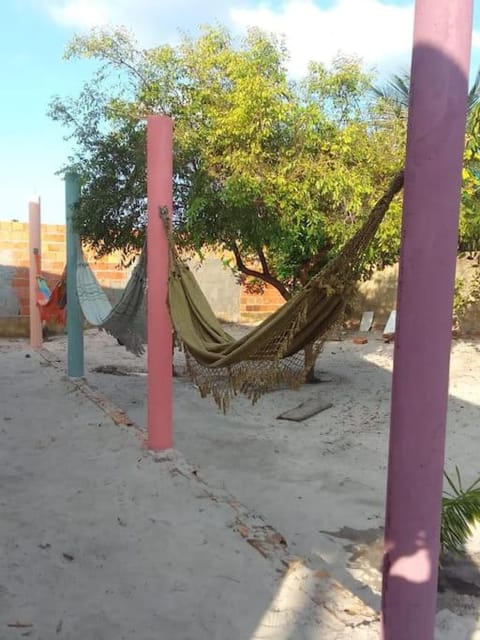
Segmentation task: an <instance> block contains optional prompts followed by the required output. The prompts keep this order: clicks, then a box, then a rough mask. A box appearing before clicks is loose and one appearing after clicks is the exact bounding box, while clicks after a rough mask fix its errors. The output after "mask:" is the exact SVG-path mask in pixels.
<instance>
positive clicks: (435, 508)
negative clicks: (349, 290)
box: [382, 0, 472, 640]
mask: <svg viewBox="0 0 480 640" xmlns="http://www.w3.org/2000/svg"><path fill="white" fill-rule="evenodd" d="M471 32H472V0H455V1H452V0H417V2H416V5H415V29H414V49H413V58H412V73H411V95H410V110H409V120H408V139H407V159H406V167H405V169H406V171H405V192H404V212H403V229H402V248H401V256H400V275H399V290H398V301H397V328H396V341H395V354H394V371H393V387H392V406H391V430H390V452H389V468H388V486H387V510H386V531H385V555H384V568H383V572H384V573H383V600H382V638H383V639H384V640H432V639H433V637H434V625H435V609H436V596H437V574H438V556H439V546H440V545H439V537H440V517H441V495H442V483H443V465H444V445H445V424H446V413H447V400H448V377H449V360H450V346H451V331H452V305H453V289H454V279H455V264H456V253H457V236H458V212H459V200H460V187H461V169H462V156H463V148H464V136H465V115H466V104H467V89H468V72H469V61H470V45H471Z"/></svg>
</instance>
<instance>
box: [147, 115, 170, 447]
mask: <svg viewBox="0 0 480 640" xmlns="http://www.w3.org/2000/svg"><path fill="white" fill-rule="evenodd" d="M172 158H173V125H172V120H171V118H169V117H167V116H150V117H149V118H148V119H147V196H148V227H147V280H148V289H147V335H148V353H147V359H148V384H147V393H148V399H147V429H148V439H147V445H148V448H149V449H153V450H157V451H158V450H161V449H169V448H170V447H171V446H172V325H171V321H170V314H169V311H168V306H167V284H168V243H167V237H166V233H165V227H164V224H163V221H162V218H161V216H160V211H161V209H163V208H166V209H167V211H168V214H169V216H170V217H171V215H172V175H173V159H172Z"/></svg>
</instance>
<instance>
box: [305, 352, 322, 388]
mask: <svg viewBox="0 0 480 640" xmlns="http://www.w3.org/2000/svg"><path fill="white" fill-rule="evenodd" d="M304 353H305V361H306V362H308V361H309V360H311V359H312V357H313V344H309V345H307V346H306V347H305V349H304ZM315 360H316V358H315ZM319 382H321V380H320V378H317V377H316V375H315V362H313V363H312V366H311V367H310V369H309V370H308V371H307V375H306V376H305V383H306V384H318V383H319Z"/></svg>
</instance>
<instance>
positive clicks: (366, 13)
mask: <svg viewBox="0 0 480 640" xmlns="http://www.w3.org/2000/svg"><path fill="white" fill-rule="evenodd" d="M30 2H33V3H35V4H37V5H40V6H42V7H43V8H44V9H46V10H47V11H48V13H49V14H50V16H51V17H52V19H53V20H54V21H55V22H56V23H57V24H60V25H62V26H65V27H69V28H72V29H75V30H79V29H80V30H83V29H89V28H91V27H93V26H104V25H118V26H120V25H121V26H125V27H127V28H128V29H129V30H131V31H132V32H133V33H134V34H135V36H136V38H137V39H138V40H139V42H140V43H141V44H142V45H143V46H152V45H154V44H159V43H162V42H166V41H168V42H175V41H177V40H178V37H179V33H180V31H181V30H184V31H189V32H191V33H193V34H195V33H196V31H197V29H198V26H199V25H200V24H206V23H210V24H211V23H214V22H218V23H220V24H226V25H227V26H230V27H231V28H232V29H233V30H234V31H236V32H243V31H244V30H245V29H246V28H247V27H249V26H258V27H260V28H262V29H264V30H265V31H269V32H275V33H278V34H282V35H284V36H285V39H286V44H287V47H288V50H289V52H290V71H291V72H292V73H293V74H295V75H301V74H303V73H304V72H305V70H306V67H307V64H308V62H309V61H310V60H318V61H322V62H325V63H328V62H330V61H331V60H332V58H333V57H334V56H335V55H336V54H337V53H339V52H342V53H345V54H355V55H357V56H359V57H360V58H362V60H363V61H364V62H365V64H366V65H367V66H369V67H370V66H373V67H376V68H377V70H378V71H379V72H380V73H385V72H387V73H391V72H392V71H398V70H401V69H408V66H409V61H410V55H411V47H412V36H413V6H414V2H413V0H410V1H409V0H406V1H403V2H402V3H401V4H400V3H399V2H397V4H394V3H393V2H392V0H330V1H329V2H328V3H326V2H325V0H322V2H320V0H284V1H283V2H282V1H280V0H271V1H269V0H265V2H262V0H257V6H254V5H255V2H254V1H252V0H203V2H202V1H201V0H30ZM320 4H328V6H323V7H322V6H319V5H320ZM473 45H474V47H480V33H479V32H478V31H477V32H474V34H473Z"/></svg>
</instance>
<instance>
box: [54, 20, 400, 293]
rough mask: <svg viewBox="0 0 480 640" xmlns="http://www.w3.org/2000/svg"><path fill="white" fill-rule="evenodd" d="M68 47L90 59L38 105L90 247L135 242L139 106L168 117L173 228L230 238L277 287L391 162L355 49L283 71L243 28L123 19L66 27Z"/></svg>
mask: <svg viewBox="0 0 480 640" xmlns="http://www.w3.org/2000/svg"><path fill="white" fill-rule="evenodd" d="M72 56H75V57H85V58H95V59H96V60H98V64H99V67H98V71H97V73H96V75H95V77H94V78H93V79H92V81H91V82H90V83H88V84H87V85H86V86H85V87H84V89H83V91H82V92H81V93H80V95H79V96H78V97H77V98H76V99H69V100H65V99H64V100H62V99H59V98H56V99H55V100H54V101H53V102H52V105H51V110H50V113H51V116H52V117H53V118H54V119H55V120H57V121H59V122H60V123H61V124H63V125H64V126H66V127H67V128H68V129H69V131H70V132H71V134H70V135H71V137H72V138H73V140H74V141H76V143H77V148H76V152H75V156H74V157H73V158H71V159H70V162H69V168H71V167H72V166H73V168H75V169H77V170H79V171H80V172H81V175H82V177H83V184H84V188H83V190H82V198H81V202H80V206H79V209H78V211H77V214H76V224H77V228H78V229H79V230H80V232H81V233H82V235H83V237H84V238H85V240H86V241H87V242H90V244H91V245H92V246H93V247H95V249H96V250H97V251H98V252H99V253H108V252H111V251H113V250H115V249H119V248H120V249H122V250H128V249H130V248H132V247H133V246H138V245H139V244H140V243H142V242H143V234H144V227H145V210H146V198H145V196H146V178H145V170H144V166H145V152H144V144H145V141H144V138H145V116H146V115H148V114H151V113H163V114H168V115H171V116H172V117H173V118H174V122H175V150H174V172H175V179H174V210H175V211H174V213H175V232H176V238H177V242H178V243H179V244H181V245H182V246H183V247H184V248H186V249H190V250H196V251H199V252H200V251H201V250H202V248H203V247H204V246H205V245H210V246H216V247H220V248H221V249H224V250H225V251H231V252H233V255H234V258H235V262H234V264H235V267H236V268H237V269H239V270H240V271H241V272H243V274H246V275H251V276H253V277H254V278H260V279H261V280H262V281H263V282H269V283H270V284H273V285H274V286H276V287H277V288H278V289H279V290H280V291H281V293H282V294H283V295H284V296H285V297H288V296H289V295H290V294H291V292H292V291H293V290H295V288H296V287H298V286H299V285H301V284H304V283H305V282H306V281H307V280H308V279H309V278H310V277H311V276H312V275H313V274H314V273H316V272H317V271H318V269H319V268H321V266H322V265H323V264H324V263H325V262H326V261H327V260H329V259H330V258H331V256H332V255H334V254H335V253H337V252H338V251H339V249H340V248H341V247H342V246H343V245H344V244H345V242H346V241H347V240H348V238H349V237H351V235H352V234H353V233H354V232H355V231H356V229H357V228H358V227H359V225H361V223H362V221H363V220H364V219H365V217H366V215H367V214H368V212H369V210H370V208H371V206H372V205H373V203H374V202H375V200H376V199H377V198H378V196H379V195H380V194H381V193H382V191H383V189H384V188H385V186H386V184H387V183H388V181H389V179H390V177H391V175H392V174H393V173H394V172H395V171H396V170H397V169H398V168H399V167H400V166H401V163H402V157H403V137H402V135H403V131H402V126H401V125H399V123H398V122H397V121H396V120H394V119H391V118H390V119H385V118H384V119H383V120H382V118H379V117H378V114H379V112H380V110H381V100H379V99H378V97H375V96H373V95H372V93H371V91H370V90H369V87H370V85H371V82H372V78H371V77H370V76H369V75H367V74H365V73H364V72H363V71H362V69H361V66H360V63H359V61H358V60H356V59H352V58H345V57H339V58H337V59H336V60H335V61H334V63H333V64H332V65H331V67H329V68H327V67H325V66H323V65H320V64H317V63H315V64H312V65H311V66H310V69H309V72H308V75H307V76H306V77H305V78H303V79H302V80H300V81H298V82H294V81H292V80H291V79H289V78H288V75H287V72H286V62H287V51H286V49H285V47H284V44H283V42H282V41H281V40H279V39H276V38H275V37H273V36H268V35H266V34H264V33H262V32H261V31H259V30H257V29H252V30H251V31H249V32H248V34H247V35H246V36H245V37H244V38H241V39H239V40H234V39H233V38H232V36H231V35H230V33H229V32H228V31H227V30H226V29H224V28H221V27H217V28H213V27H205V28H203V29H202V30H201V32H200V34H199V36H198V37H197V38H191V37H184V38H183V39H182V40H181V41H180V43H179V44H178V45H177V46H176V47H171V46H159V47H154V48H151V49H147V50H141V49H139V48H138V47H137V45H136V44H135V42H134V40H133V38H132V37H131V36H130V35H128V34H127V33H126V32H124V31H102V30H94V31H93V32H92V33H91V34H90V35H87V36H81V37H76V38H74V40H73V41H72V43H71V45H70V47H69V48H68V50H67V52H66V57H67V58H68V57H72ZM399 212H400V208H399V205H396V206H395V207H394V210H393V213H392V215H391V216H389V217H388V219H387V220H386V221H385V222H384V223H383V224H382V226H381V229H380V231H379V234H378V236H377V238H376V240H375V242H374V244H373V245H372V247H371V248H370V250H369V253H368V255H367V256H366V260H365V265H364V267H365V268H364V274H365V275H368V274H369V273H370V272H371V270H372V268H374V267H375V266H380V267H381V266H384V265H386V264H391V263H392V262H394V261H395V260H396V259H397V255H398V244H399V217H400V216H399ZM252 265H258V266H252Z"/></svg>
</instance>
